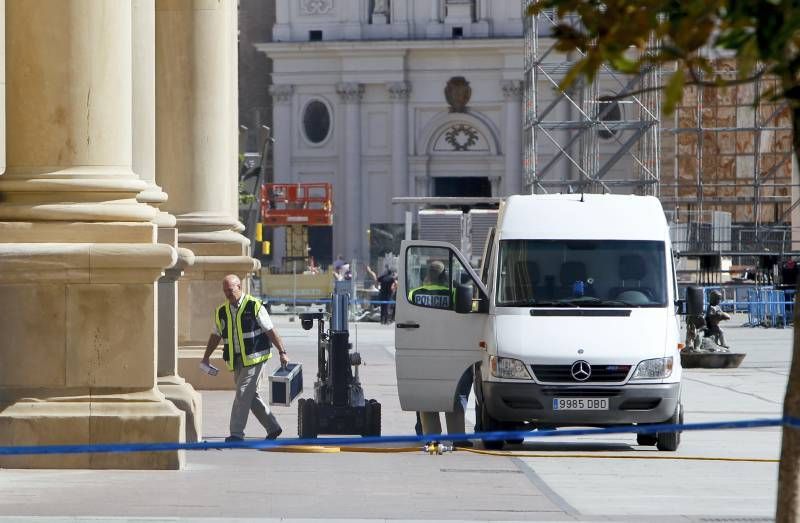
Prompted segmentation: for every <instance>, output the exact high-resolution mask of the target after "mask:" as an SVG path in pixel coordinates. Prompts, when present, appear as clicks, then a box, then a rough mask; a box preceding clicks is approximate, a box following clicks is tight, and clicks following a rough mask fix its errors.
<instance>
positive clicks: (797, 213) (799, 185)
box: [789, 154, 800, 251]
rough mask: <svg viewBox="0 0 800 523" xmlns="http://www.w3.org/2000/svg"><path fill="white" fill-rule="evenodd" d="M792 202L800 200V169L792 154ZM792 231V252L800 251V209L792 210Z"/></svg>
mask: <svg viewBox="0 0 800 523" xmlns="http://www.w3.org/2000/svg"><path fill="white" fill-rule="evenodd" d="M791 195H792V202H796V201H797V200H800V169H798V168H797V157H795V155H794V154H792V192H791ZM789 220H790V222H789V223H790V224H791V227H792V228H791V231H792V250H793V251H798V250H800V207H795V208H794V209H792V212H791V215H790V218H789Z"/></svg>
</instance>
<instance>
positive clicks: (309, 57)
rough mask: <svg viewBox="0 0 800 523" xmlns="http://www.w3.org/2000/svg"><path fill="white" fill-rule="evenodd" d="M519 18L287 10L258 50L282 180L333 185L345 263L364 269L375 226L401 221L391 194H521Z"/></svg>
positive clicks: (484, 6) (401, 8)
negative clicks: (267, 69)
mask: <svg viewBox="0 0 800 523" xmlns="http://www.w3.org/2000/svg"><path fill="white" fill-rule="evenodd" d="M521 16H522V11H521V7H520V2H519V1H518V0H491V1H489V0H383V1H380V0H370V1H362V0H278V2H277V10H276V24H275V27H274V30H273V42H271V43H264V44H261V45H258V48H259V50H261V51H263V52H264V53H266V55H267V56H268V57H269V58H271V60H272V64H273V73H272V84H273V85H272V86H271V88H270V92H271V94H272V97H273V104H274V107H273V122H274V134H275V139H276V143H275V147H274V153H273V154H274V177H275V181H282V182H301V183H302V182H330V183H332V184H333V186H334V225H333V230H332V243H333V251H335V253H337V254H342V255H344V256H345V257H347V258H351V257H356V258H359V259H362V260H365V259H368V254H369V253H368V241H367V235H366V231H367V230H368V229H369V228H370V226H371V225H374V224H402V223H403V215H404V211H405V210H406V209H405V208H403V207H402V206H397V205H394V206H393V205H392V203H391V199H392V197H393V196H437V195H438V196H504V195H508V194H513V193H516V192H519V191H521V190H522V182H523V180H522V168H521V167H522V161H521V155H522V136H521V132H522V124H521V118H522V116H521V103H522V82H521V80H522V59H523V46H522V38H521V37H522V19H521ZM448 86H450V87H448ZM446 90H448V92H449V94H445V91H446ZM276 233H278V234H276V239H275V241H274V243H273V251H274V258H273V259H274V260H276V262H279V260H281V257H282V255H283V250H282V249H283V241H282V240H281V235H280V234H279V233H280V231H276ZM312 241H313V240H312ZM312 249H313V245H312Z"/></svg>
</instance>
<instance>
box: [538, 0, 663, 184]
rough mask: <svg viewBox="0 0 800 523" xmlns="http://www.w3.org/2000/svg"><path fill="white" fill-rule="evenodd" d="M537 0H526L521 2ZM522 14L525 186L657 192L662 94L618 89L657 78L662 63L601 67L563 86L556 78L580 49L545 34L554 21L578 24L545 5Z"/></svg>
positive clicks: (650, 84)
mask: <svg viewBox="0 0 800 523" xmlns="http://www.w3.org/2000/svg"><path fill="white" fill-rule="evenodd" d="M534 1H535V0H526V1H523V9H524V10H526V11H527V8H528V6H529V5H530V4H532V3H534ZM524 20H525V31H524V33H525V34H524V38H525V120H524V132H525V136H526V145H527V147H526V149H525V156H524V171H525V175H526V184H527V188H528V190H529V191H530V192H531V193H548V192H556V193H557V192H603V193H623V194H625V193H628V194H642V195H654V196H657V195H658V191H659V178H660V173H659V170H660V161H659V155H660V149H661V148H660V144H659V139H660V133H659V126H660V94H659V92H658V91H657V90H653V91H648V92H645V93H643V94H640V95H634V96H627V97H625V98H623V99H616V96H617V95H618V94H620V93H627V92H633V91H639V90H642V89H645V90H646V89H648V88H650V87H654V86H657V85H660V81H661V71H660V69H658V68H655V67H654V68H650V69H648V70H646V71H643V72H642V73H641V74H638V75H622V74H619V73H617V72H615V71H613V70H612V69H610V68H608V67H606V66H603V67H602V68H601V70H600V72H599V74H598V78H597V79H596V80H595V81H594V82H591V83H590V82H587V81H585V80H584V79H582V78H579V79H577V80H576V83H575V85H573V86H571V87H570V89H569V90H567V91H561V90H560V89H558V85H559V82H560V81H561V80H562V79H563V76H564V74H565V73H566V72H567V71H568V70H569V69H570V68H571V67H572V65H574V63H575V61H576V59H580V58H581V57H582V56H583V53H582V51H581V50H580V49H576V50H575V51H573V52H571V53H567V54H566V55H564V54H563V53H559V52H557V51H555V41H554V40H553V39H550V38H549V35H550V31H551V30H552V28H553V27H555V25H556V24H558V23H568V24H571V25H573V24H575V25H577V19H576V18H574V17H567V18H557V17H556V15H555V13H554V12H553V11H550V10H545V11H543V12H541V13H540V14H538V15H537V16H535V17H530V16H524ZM542 44H546V45H545V46H543V45H542Z"/></svg>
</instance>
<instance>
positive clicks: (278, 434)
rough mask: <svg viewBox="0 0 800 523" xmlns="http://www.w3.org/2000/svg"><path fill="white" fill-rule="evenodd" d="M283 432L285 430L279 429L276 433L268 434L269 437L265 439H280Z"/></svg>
mask: <svg viewBox="0 0 800 523" xmlns="http://www.w3.org/2000/svg"><path fill="white" fill-rule="evenodd" d="M282 432H283V429H278V430H276V431H275V432H270V433H268V434H267V437H266V438H265V439H278V436H280V435H281V433H282Z"/></svg>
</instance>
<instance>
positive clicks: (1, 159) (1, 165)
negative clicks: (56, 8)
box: [0, 0, 6, 174]
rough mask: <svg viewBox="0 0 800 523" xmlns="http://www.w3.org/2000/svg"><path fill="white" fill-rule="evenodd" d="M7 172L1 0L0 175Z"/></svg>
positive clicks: (0, 1)
mask: <svg viewBox="0 0 800 523" xmlns="http://www.w3.org/2000/svg"><path fill="white" fill-rule="evenodd" d="M5 170H6V0H0V174H3V172H4V171H5Z"/></svg>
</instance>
